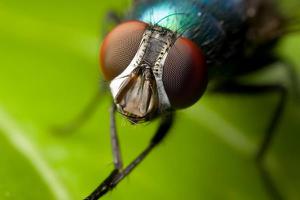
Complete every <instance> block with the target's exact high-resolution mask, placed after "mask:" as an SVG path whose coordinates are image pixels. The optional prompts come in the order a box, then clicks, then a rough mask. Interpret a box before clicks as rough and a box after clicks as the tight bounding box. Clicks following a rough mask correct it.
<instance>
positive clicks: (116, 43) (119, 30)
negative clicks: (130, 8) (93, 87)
mask: <svg viewBox="0 0 300 200" xmlns="http://www.w3.org/2000/svg"><path fill="white" fill-rule="evenodd" d="M146 26H147V24H146V23H143V22H140V21H128V22H124V23H122V24H120V25H118V26H117V27H116V28H114V29H113V30H112V31H111V32H110V33H109V34H108V35H107V36H106V38H105V39H104V41H103V43H102V46H101V51H100V63H101V70H102V72H103V74H104V77H105V79H106V80H112V79H113V78H115V77H116V76H118V75H119V74H120V73H122V71H123V70H125V69H126V67H127V66H128V65H129V64H130V62H131V60H132V59H133V57H134V56H135V54H136V52H137V50H138V48H139V45H140V42H141V40H142V37H143V33H144V31H145V29H146Z"/></svg>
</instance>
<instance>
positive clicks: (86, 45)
mask: <svg viewBox="0 0 300 200" xmlns="http://www.w3.org/2000/svg"><path fill="white" fill-rule="evenodd" d="M128 5H129V2H122V1H120V2H113V1H111V2H108V3H105V2H103V1H99V0H97V1H96V0H92V1H88V2H86V1H76V2H74V1H71V0H65V1H63V2H62V1H58V0H54V1H49V2H45V1H37V0H29V1H26V2H23V1H9V0H2V1H1V2H0V91H1V92H0V155H1V156H0V177H1V181H0V199H4V200H6V199H14V200H15V199H30V200H32V199H59V200H68V199H83V198H84V197H85V196H86V195H88V194H89V193H90V192H91V191H92V190H93V189H95V188H96V187H97V185H98V184H99V183H100V182H101V181H102V180H103V179H104V178H106V176H107V175H108V174H109V173H110V171H111V170H112V169H113V163H112V156H111V149H110V141H109V106H110V98H109V96H108V95H106V96H103V98H102V99H101V103H100V102H99V107H98V108H97V110H96V113H95V114H94V115H93V116H91V118H90V119H89V120H88V121H87V123H86V124H84V126H83V127H82V128H81V129H79V130H78V131H76V132H75V133H74V134H70V135H59V134H58V133H56V132H54V131H53V127H55V126H61V125H64V124H65V123H67V122H68V121H70V120H71V119H73V118H74V117H75V116H76V115H77V114H78V113H79V112H80V111H81V110H82V109H83V108H84V107H85V106H86V105H87V103H88V102H89V100H90V99H91V98H92V97H93V96H94V95H95V93H96V91H97V90H98V89H99V86H98V85H99V79H100V72H99V69H98V49H99V46H100V43H101V37H100V35H101V34H102V31H101V30H102V28H105V26H106V24H105V21H104V16H105V13H106V12H107V11H109V10H122V11H124V10H125V8H126V7H127V6H128ZM277 49H278V52H279V53H280V55H281V56H283V57H284V58H285V59H287V60H288V61H289V62H290V63H291V64H293V66H294V68H295V70H296V73H297V75H296V76H297V77H300V57H299V55H298V52H300V37H299V36H298V35H297V34H291V35H289V36H286V37H285V38H284V39H283V40H282V42H281V43H280V44H279V45H278V47H277ZM257 77H258V78H257ZM266 77H267V79H270V80H271V81H273V80H274V79H277V78H279V79H280V80H281V81H283V82H285V83H287V85H288V86H290V84H289V77H288V76H286V74H285V72H284V70H283V67H282V65H280V64H279V65H277V66H275V70H273V69H272V70H266V71H263V72H261V74H255V75H253V76H252V77H250V79H251V80H252V79H254V80H255V81H265V79H266ZM291 94H293V93H291ZM277 101H278V97H277V96H276V94H270V95H261V96H257V97H256V96H252V97H251V96H238V95H219V94H218V95H217V94H210V93H206V94H205V95H204V96H203V98H202V99H201V100H200V101H199V102H198V103H197V104H195V105H194V106H192V107H191V108H188V109H186V110H180V111H179V112H178V113H177V118H176V123H175V126H174V127H173V128H172V130H171V132H170V135H169V136H168V137H167V139H166V140H165V141H164V142H163V143H162V144H161V145H160V146H159V147H158V148H157V149H155V150H154V151H153V152H152V153H151V154H150V155H149V157H148V158H147V159H146V160H145V161H144V162H143V163H142V164H141V165H140V166H139V167H138V168H137V169H136V170H134V172H133V173H132V174H131V175H130V176H129V177H128V178H126V179H125V180H124V181H123V182H121V183H120V185H118V187H117V188H116V189H115V190H114V191H112V192H110V193H109V194H108V195H107V196H105V197H104V198H103V199H118V200H122V199H145V200H147V199H149V200H153V199H174V200H176V199H177V200H181V199H190V200H194V199H195V200H196V199H205V200H213V199H230V200H232V199H237V200H240V199H242V200H247V199H249V200H252V199H262V200H264V199H268V198H269V197H268V194H267V193H266V190H265V187H264V185H263V183H262V180H261V178H260V176H259V172H258V170H257V167H256V165H255V163H254V155H255V152H256V150H257V148H258V145H259V144H260V142H261V140H262V137H263V132H264V130H265V128H266V125H267V123H268V121H269V120H270V117H271V115H272V112H273V109H274V106H275V105H276V103H277ZM299 119H300V105H299V100H296V98H295V97H294V96H293V95H290V96H289V98H288V103H287V109H286V111H285V113H284V116H283V119H282V120H281V122H280V124H279V127H278V129H277V131H276V138H275V140H274V142H273V145H272V148H271V150H270V152H269V153H268V156H267V160H266V162H265V165H266V168H267V170H268V171H269V172H270V174H271V175H272V178H273V180H274V181H275V183H276V185H278V187H279V189H280V191H281V192H282V193H283V195H284V196H285V197H286V199H291V200H297V199H299V198H300V192H299V190H298V188H300V171H299V169H300V159H299V154H300V145H299V141H300V135H299V134H298V133H299V130H300V124H299ZM117 124H118V128H119V135H120V141H121V148H122V154H123V157H124V161H125V163H129V162H130V161H131V160H132V159H133V158H134V157H135V156H136V155H137V154H138V153H139V152H140V151H141V150H142V149H143V148H144V147H145V146H146V145H147V143H148V140H149V139H150V138H151V136H152V134H153V132H154V130H155V128H156V126H157V124H158V122H157V121H155V122H153V123H150V124H143V125H138V126H132V125H131V124H130V123H129V122H128V121H126V120H125V119H124V118H122V117H120V116H119V117H118V119H117Z"/></svg>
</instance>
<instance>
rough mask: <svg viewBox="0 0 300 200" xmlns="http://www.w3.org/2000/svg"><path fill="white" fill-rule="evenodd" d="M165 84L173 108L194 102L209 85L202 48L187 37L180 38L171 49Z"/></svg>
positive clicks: (166, 67) (164, 70)
mask: <svg viewBox="0 0 300 200" xmlns="http://www.w3.org/2000/svg"><path fill="white" fill-rule="evenodd" d="M163 84H164V88H165V91H166V93H167V96H168V98H169V100H170V103H171V106H172V107H173V108H185V107H188V106H191V105H192V104H194V103H195V102H196V101H197V100H198V99H199V98H200V97H201V95H202V94H203V92H204V91H205V89H206V85H207V69H206V62H205V57H204V54H203V53H202V51H201V50H200V48H199V47H198V46H197V45H196V44H195V43H194V42H192V41H191V40H189V39H187V38H179V39H177V40H176V42H175V44H174V45H173V46H172V47H171V49H170V50H169V53H168V55H167V58H166V61H165V64H164V69H163Z"/></svg>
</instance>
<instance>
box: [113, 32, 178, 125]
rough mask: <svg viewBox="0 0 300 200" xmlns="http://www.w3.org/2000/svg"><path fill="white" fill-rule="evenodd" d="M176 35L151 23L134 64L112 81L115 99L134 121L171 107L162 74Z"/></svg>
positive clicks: (150, 116)
mask: <svg viewBox="0 0 300 200" xmlns="http://www.w3.org/2000/svg"><path fill="white" fill-rule="evenodd" d="M176 38H177V36H176V33H174V32H172V31H170V30H167V29H164V28H161V27H157V26H149V27H148V28H147V29H146V30H145V32H144V34H143V37H142V39H141V43H140V46H139V49H138V50H137V53H136V55H135V56H134V58H133V59H132V61H131V63H130V64H129V65H128V67H127V68H126V69H125V70H124V71H123V72H122V73H121V74H120V75H118V76H117V77H115V78H114V79H113V80H112V81H111V83H110V88H111V92H112V96H113V98H114V102H115V104H116V105H117V107H118V110H119V111H120V113H121V114H123V115H125V116H126V117H128V118H129V119H130V120H131V121H133V122H135V123H136V122H141V121H147V120H149V119H151V118H153V117H155V116H156V115H158V114H160V113H163V112H166V111H167V110H169V109H171V104H170V101H169V99H168V96H167V94H166V91H165V89H164V84H163V79H162V77H163V66H164V62H165V60H166V57H167V54H168V49H170V47H171V46H172V45H173V43H174V42H175V40H176Z"/></svg>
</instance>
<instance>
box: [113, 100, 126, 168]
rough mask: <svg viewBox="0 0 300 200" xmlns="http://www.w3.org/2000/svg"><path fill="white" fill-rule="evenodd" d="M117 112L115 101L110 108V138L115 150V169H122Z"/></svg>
mask: <svg viewBox="0 0 300 200" xmlns="http://www.w3.org/2000/svg"><path fill="white" fill-rule="evenodd" d="M115 112H116V106H115V104H114V103H113V105H112V107H111V110H110V140H111V147H112V152H113V158H114V165H115V169H117V170H118V171H121V170H122V168H123V161H122V157H121V151H120V145H119V139H118V135H117V129H116V118H115Z"/></svg>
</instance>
